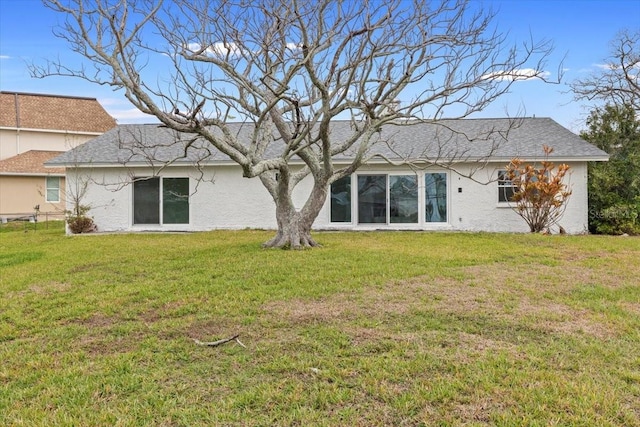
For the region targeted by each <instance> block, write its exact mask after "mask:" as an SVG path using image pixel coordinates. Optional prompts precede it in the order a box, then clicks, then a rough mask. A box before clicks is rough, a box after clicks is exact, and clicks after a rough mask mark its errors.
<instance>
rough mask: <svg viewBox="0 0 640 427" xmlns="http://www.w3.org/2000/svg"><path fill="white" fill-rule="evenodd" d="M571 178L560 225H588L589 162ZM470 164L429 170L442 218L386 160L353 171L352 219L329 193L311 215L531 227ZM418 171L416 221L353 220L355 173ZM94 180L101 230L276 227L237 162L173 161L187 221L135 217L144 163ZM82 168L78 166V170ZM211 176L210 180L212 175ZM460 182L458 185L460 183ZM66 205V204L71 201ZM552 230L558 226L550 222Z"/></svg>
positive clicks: (101, 172) (437, 226)
mask: <svg viewBox="0 0 640 427" xmlns="http://www.w3.org/2000/svg"><path fill="white" fill-rule="evenodd" d="M570 166H571V168H572V169H571V171H572V173H571V176H570V185H571V189H572V191H573V194H572V196H571V198H570V199H569V203H568V205H567V209H566V211H565V215H564V217H563V219H562V220H561V222H560V225H562V226H563V227H564V229H565V230H566V231H567V232H568V233H572V234H575V233H583V232H585V231H586V230H587V185H586V183H587V168H586V163H584V162H579V163H572V164H570ZM500 168H503V165H502V164H495V165H489V166H488V167H487V168H486V169H484V170H481V171H479V172H477V173H476V174H475V175H474V178H476V179H477V180H478V181H481V182H486V181H488V180H489V179H491V178H494V179H495V177H496V176H497V170H498V169H500ZM470 170H471V166H470V165H466V166H465V165H460V166H458V167H457V171H458V172H459V173H460V174H458V173H456V172H453V171H446V170H444V169H439V168H430V169H427V170H426V172H445V173H447V177H448V180H447V191H448V194H447V202H448V205H447V220H448V221H447V222H446V223H426V222H425V221H424V220H423V219H424V178H423V176H424V175H423V173H424V172H422V171H418V172H414V171H411V169H409V168H396V167H393V168H392V167H389V166H384V165H381V166H366V167H363V168H361V169H359V170H358V172H357V173H356V174H354V176H352V186H351V188H352V207H351V212H352V222H351V223H331V221H330V218H331V216H330V200H329V197H328V198H327V202H326V203H325V206H324V207H323V209H322V210H321V212H320V214H319V215H318V218H317V219H316V221H315V223H314V228H315V229H318V230H321V229H325V230H326V229H334V230H335V229H343V230H375V229H398V230H402V229H405V230H466V231H492V232H527V231H528V227H527V225H526V224H525V222H524V220H523V219H522V218H520V217H519V216H518V215H517V214H516V213H515V212H513V210H512V209H510V208H509V206H508V205H507V204H502V203H498V186H497V182H495V181H494V182H490V183H489V184H481V183H477V182H474V181H472V180H470V179H468V178H465V177H464V176H462V175H464V174H467V173H468V172H469V171H470ZM413 173H417V174H418V183H419V190H418V194H419V203H418V204H419V209H420V211H419V218H420V222H418V223H417V224H362V225H360V224H358V223H357V211H358V209H357V197H356V193H357V179H356V176H357V175H358V174H401V175H409V174H413ZM92 174H93V179H94V181H96V182H99V183H101V184H100V185H98V184H92V185H91V186H90V187H89V189H88V191H87V193H86V196H85V198H84V199H83V203H84V204H87V205H90V206H91V207H92V208H91V211H90V212H89V215H90V216H92V217H93V218H94V221H95V222H96V224H97V226H98V230H99V231H151V230H157V231H202V230H213V229H243V228H263V229H274V228H276V219H275V204H274V202H273V200H272V199H271V196H270V195H269V194H268V193H267V191H266V189H265V188H264V187H263V185H262V183H261V182H260V180H259V179H258V178H252V179H247V178H243V177H242V173H241V170H240V168H239V167H238V166H233V165H229V166H217V167H215V168H209V169H207V171H206V173H205V175H204V177H203V179H202V180H199V178H200V175H199V173H198V172H196V171H194V169H193V168H188V167H170V168H167V169H165V170H164V171H163V172H162V174H161V176H163V177H190V178H191V179H190V191H191V196H190V200H189V203H190V206H189V224H170V225H134V224H133V187H132V185H126V183H127V182H130V177H132V176H137V177H142V176H150V175H151V174H150V173H149V172H148V169H132V170H130V171H129V172H127V171H126V170H125V169H123V168H99V169H97V168H94V170H93V172H92ZM80 175H81V176H82V172H81V174H80ZM76 180H77V174H76V173H75V172H74V171H72V170H67V191H72V189H73V186H74V185H75V182H76ZM211 180H213V182H211ZM311 185H312V182H311V179H310V178H307V179H306V180H305V181H303V182H302V183H301V184H300V185H299V186H298V188H297V189H296V191H295V192H294V203H295V204H296V206H297V207H298V208H300V207H301V206H302V205H303V204H304V202H305V200H306V195H307V194H308V192H309V191H310V189H311ZM459 189H461V192H460V191H459ZM68 208H69V209H70V208H71V206H69V207H68ZM554 231H556V232H557V230H554Z"/></svg>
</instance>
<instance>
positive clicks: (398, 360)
mask: <svg viewBox="0 0 640 427" xmlns="http://www.w3.org/2000/svg"><path fill="white" fill-rule="evenodd" d="M270 235H271V233H270V232H261V231H238V232H210V233H197V234H138V235H89V236H74V237H68V236H64V235H63V232H62V229H61V228H60V227H50V228H49V229H45V228H44V227H43V226H42V225H40V226H39V228H38V230H37V231H33V230H31V229H27V228H24V229H23V228H18V229H16V230H13V231H12V230H10V229H6V228H5V229H0V425H2V426H22V425H24V426H67V425H74V426H148V425H154V426H210V425H221V426H227V425H229V426H273V425H285V426H288V425H300V426H311V425H319V426H323V425H327V426H352V425H355V426H378V425H380V426H382V425H384V426H418V425H438V426H445V425H499V426H500V425H502V426H513V425H519V426H520V425H531V426H536V425H537V426H550V425H562V426H572V425H575V426H634V425H635V426H638V425H640V238H633V237H602V236H540V235H513V234H484V233H480V234H464V233H411V232H397V233H394V232H380V233H322V234H318V235H316V237H317V239H318V240H319V241H320V242H321V243H322V244H323V248H321V249H317V250H309V251H300V252H286V251H279V250H263V249H261V248H260V243H261V242H262V241H264V240H266V239H267V238H268V237H270ZM235 334H239V335H240V337H239V339H240V341H241V342H242V343H243V344H244V345H245V346H246V348H245V347H242V346H241V345H239V344H238V343H237V342H235V341H231V342H229V343H226V344H224V345H221V346H218V347H203V346H199V345H196V343H195V342H194V339H197V340H201V341H214V340H218V339H222V338H227V337H231V336H233V335H235Z"/></svg>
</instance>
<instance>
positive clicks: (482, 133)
mask: <svg viewBox="0 0 640 427" xmlns="http://www.w3.org/2000/svg"><path fill="white" fill-rule="evenodd" d="M510 123H511V121H510V120H508V119H463V120H443V121H440V122H438V124H416V125H413V126H393V125H388V126H387V127H384V128H383V129H382V131H381V136H382V137H383V138H384V139H385V140H387V141H388V142H387V143H380V144H378V145H376V146H375V148H374V150H376V151H374V152H372V153H370V154H379V155H380V156H379V157H375V158H373V159H372V160H371V161H369V162H368V163H367V164H366V165H365V166H363V167H362V168H360V169H358V170H357V171H356V172H355V173H354V174H353V175H351V176H349V177H346V178H345V179H342V180H339V181H337V182H335V183H334V184H333V185H332V186H331V190H330V194H329V195H328V196H327V200H326V203H325V206H324V207H323V209H322V211H321V212H320V214H319V216H318V218H317V219H316V221H315V223H314V229H316V230H327V229H339V230H378V229H382V230H472V231H503V232H525V231H528V227H527V226H526V224H525V222H524V221H523V220H522V219H521V218H520V217H519V216H518V215H516V214H515V212H513V211H512V209H510V207H509V203H508V201H507V199H508V194H509V192H510V191H513V189H512V187H511V186H510V183H509V182H508V181H505V180H504V179H500V178H502V176H501V171H502V170H504V168H505V166H506V165H507V164H508V162H509V161H510V160H511V159H512V158H514V157H520V158H522V159H525V160H528V161H535V160H540V159H541V158H542V156H543V149H542V146H543V145H548V146H551V147H553V148H554V150H555V151H554V152H553V153H552V155H551V160H553V161H554V162H556V163H560V162H564V163H568V164H569V165H570V166H571V175H570V182H569V184H570V186H571V189H572V191H573V194H572V196H571V198H570V200H569V202H568V205H567V208H566V212H565V215H564V217H563V219H562V221H561V225H562V227H563V228H564V229H565V230H566V231H567V232H568V233H583V232H586V230H587V213H588V207H587V162H589V161H606V160H607V159H608V156H607V154H606V153H605V152H603V151H601V150H600V149H598V148H596V147H594V146H593V145H591V144H589V143H587V142H586V141H584V140H582V139H581V138H579V137H578V136H576V135H575V134H573V133H571V132H570V131H568V130H567V129H565V128H563V127H562V126H560V125H559V124H557V123H556V122H554V121H553V120H551V119H548V118H525V119H521V121H520V123H519V125H518V126H517V127H515V128H512V129H511V130H510V131H509V132H508V133H504V132H496V131H497V130H500V129H507V128H508V127H509V124H510ZM230 126H232V128H233V129H232V130H233V131H234V132H237V133H238V135H249V134H250V132H251V129H252V128H251V126H250V125H242V124H231V125H230ZM350 126H351V123H350V122H348V121H337V122H334V123H333V124H332V127H331V135H332V137H333V138H334V140H341V139H342V138H346V136H347V135H349V131H350ZM451 129H455V130H456V132H452V131H451ZM179 136H180V135H178V134H177V133H176V132H174V131H172V130H169V129H167V128H165V127H162V126H159V125H157V124H155V125H121V126H118V127H117V128H115V129H112V130H111V131H109V132H107V133H105V134H104V135H102V136H100V137H97V138H96V139H94V140H92V141H89V142H87V143H86V144H84V145H82V146H80V147H78V148H76V149H74V150H72V151H70V152H67V153H65V154H62V155H61V156H59V157H57V158H55V159H53V160H51V161H49V162H48V163H47V166H49V167H71V166H74V168H73V170H71V169H68V170H67V179H68V185H72V186H73V185H75V186H77V185H78V183H83V182H86V183H89V186H88V188H87V192H86V194H85V198H84V200H83V204H86V205H89V206H91V207H92V209H91V211H90V215H91V216H92V217H93V218H94V221H95V222H96V224H97V226H98V229H99V230H101V231H149V230H157V231H195V230H211V229H242V228H266V229H273V228H276V219H275V205H274V202H273V200H272V199H271V197H270V196H269V194H268V193H267V191H266V190H265V189H264V187H263V186H262V183H261V182H260V180H259V179H258V178H253V179H247V178H243V177H242V171H241V169H240V167H239V166H238V165H236V164H235V163H233V162H232V161H231V160H229V159H228V158H227V157H226V156H224V155H222V154H220V153H219V152H217V151H215V150H212V151H209V150H205V149H204V148H211V147H210V146H208V145H207V144H206V143H204V142H202V141H198V143H196V144H194V145H193V146H192V148H190V149H189V151H188V153H189V154H188V157H187V158H186V159H178V160H176V161H174V162H172V163H171V164H170V165H166V166H164V165H163V163H162V162H161V161H162V160H165V161H168V160H171V159H175V158H177V157H178V155H179V153H180V152H181V151H184V144H186V143H187V141H188V140H189V139H190V138H191V136H190V135H185V136H184V139H183V140H180V139H179V138H178V137H179ZM194 147H199V148H194ZM145 153H147V154H148V153H152V154H153V157H154V159H156V160H160V161H153V162H152V161H150V159H149V158H148V157H147V156H146V155H145ZM382 156H384V157H385V158H386V159H391V160H393V161H394V162H401V161H402V159H412V160H416V159H432V160H433V159H435V158H438V159H439V161H441V162H448V167H442V166H432V165H430V164H429V162H426V161H425V162H423V163H420V164H421V165H422V167H420V168H416V167H412V166H409V165H404V166H403V165H396V166H393V165H391V164H389V163H388V162H387V161H385V160H383V159H382ZM348 161H349V155H348V154H345V155H343V156H342V157H337V158H335V163H336V165H337V166H336V167H339V165H340V164H341V163H342V164H347V163H348ZM300 164H301V165H302V162H300ZM474 172H475V173H474ZM468 175H472V177H473V179H470V178H468V177H467V176H468ZM311 185H312V182H311V178H310V177H308V178H306V179H305V180H303V181H302V182H301V183H300V184H299V185H298V188H297V189H296V191H294V197H293V198H294V203H295V204H296V205H297V206H298V207H301V206H302V204H303V203H304V202H305V199H306V195H307V194H308V190H309V189H310V188H311Z"/></svg>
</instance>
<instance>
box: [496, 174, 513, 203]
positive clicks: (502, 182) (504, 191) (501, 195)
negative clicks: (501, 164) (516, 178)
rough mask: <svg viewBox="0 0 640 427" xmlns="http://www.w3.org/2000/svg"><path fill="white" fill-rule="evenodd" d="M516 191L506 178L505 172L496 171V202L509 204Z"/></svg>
mask: <svg viewBox="0 0 640 427" xmlns="http://www.w3.org/2000/svg"><path fill="white" fill-rule="evenodd" d="M516 191H517V188H516V187H514V185H513V183H512V182H511V181H510V180H509V179H508V178H507V171H503V170H502V171H498V202H509V201H511V198H512V197H513V194H514V193H515V192H516Z"/></svg>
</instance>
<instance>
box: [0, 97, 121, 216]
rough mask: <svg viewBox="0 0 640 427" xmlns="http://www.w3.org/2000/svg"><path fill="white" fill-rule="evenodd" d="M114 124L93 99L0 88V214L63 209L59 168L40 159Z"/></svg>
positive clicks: (62, 177)
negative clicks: (47, 167)
mask: <svg viewBox="0 0 640 427" xmlns="http://www.w3.org/2000/svg"><path fill="white" fill-rule="evenodd" d="M114 126H116V121H115V120H114V119H113V117H111V116H110V115H109V114H108V113H107V112H106V111H105V110H104V108H102V106H101V105H100V103H98V101H97V100H96V99H95V98H85V97H75V96H59V95H45V94H34V93H22V92H7V91H2V92H0V219H2V220H6V219H12V218H17V217H24V216H26V215H32V214H33V213H34V210H35V207H36V206H38V207H39V210H40V212H41V213H54V212H58V213H60V212H62V211H64V208H65V200H64V196H65V191H64V188H65V185H64V168H56V169H45V168H44V167H43V162H45V161H47V160H49V159H51V158H52V157H55V156H56V155H59V154H60V153H61V152H64V151H66V150H69V149H71V148H73V147H77V146H78V145H80V144H82V143H84V142H86V141H88V140H90V139H92V138H95V137H96V136H98V135H101V134H102V133H104V132H105V131H107V130H109V129H111V128H113V127H114Z"/></svg>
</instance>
